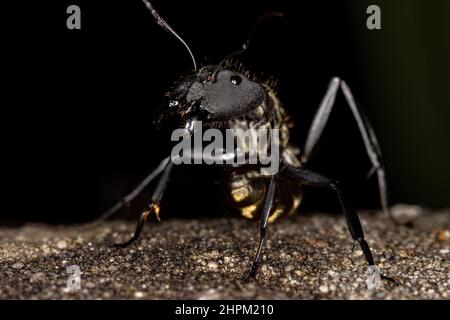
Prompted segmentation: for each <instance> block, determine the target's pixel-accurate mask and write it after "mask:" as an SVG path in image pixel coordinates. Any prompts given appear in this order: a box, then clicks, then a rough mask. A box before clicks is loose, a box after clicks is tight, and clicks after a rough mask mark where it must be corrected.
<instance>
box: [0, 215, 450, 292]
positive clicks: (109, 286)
mask: <svg viewBox="0 0 450 320" xmlns="http://www.w3.org/2000/svg"><path fill="white" fill-rule="evenodd" d="M360 216H361V218H362V222H363V227H364V229H365V231H366V238H367V240H368V242H369V245H370V246H371V247H372V249H373V253H374V256H375V259H376V262H377V263H378V265H379V267H380V269H381V271H382V272H383V273H385V274H387V275H389V276H392V277H394V278H395V279H396V281H397V283H396V284H392V283H390V282H387V281H382V282H381V285H380V286H379V287H378V288H377V289H372V290H369V289H368V288H367V285H366V280H367V277H368V272H367V266H366V264H365V260H364V257H363V254H362V251H360V250H359V248H357V250H355V251H354V252H353V254H352V256H351V257H352V260H353V262H352V261H351V260H350V259H349V258H348V256H349V254H350V252H351V248H352V245H353V242H352V241H351V238H350V235H349V233H348V231H347V228H346V225H345V220H344V217H343V216H327V215H323V214H316V215H306V216H305V215H303V216H302V215H298V216H297V217H294V218H288V219H284V220H280V221H277V222H276V223H275V224H273V225H270V230H269V240H268V242H267V246H266V250H265V254H264V260H263V265H262V269H261V272H260V274H259V277H258V279H257V280H256V281H254V282H249V281H248V280H247V277H246V276H247V274H248V271H249V268H250V265H251V261H252V258H253V256H254V253H255V250H256V245H257V234H258V233H257V232H258V225H257V223H254V222H251V221H246V220H244V219H240V218H232V219H224V218H220V219H210V220H208V219H201V220H180V219H173V220H167V221H163V222H161V223H156V222H153V221H151V222H148V223H147V225H146V227H145V229H144V234H143V237H142V239H141V240H140V241H139V242H138V243H137V244H135V245H133V246H132V247H130V248H126V249H119V248H114V247H112V246H111V244H112V243H113V242H118V241H123V240H125V239H127V238H128V237H129V236H130V233H131V231H132V230H133V229H134V223H133V222H124V221H112V222H107V223H104V224H102V225H100V226H96V227H93V226H82V227H80V226H77V227H74V226H71V227H68V226H46V225H39V224H29V225H25V226H23V227H21V228H9V227H8V228H0V298H1V299H5V298H9V299H178V298H182V299H231V298H243V299H247V298H248V299H254V298H256V299H258V298H261V299H292V298H294V299H334V298H338V299H450V262H449V258H450V212H449V211H441V212H439V213H437V214H434V215H423V216H420V217H418V218H416V219H415V220H414V221H413V223H412V225H409V226H394V225H392V224H391V223H390V222H389V221H388V220H387V219H386V218H385V217H384V216H383V215H381V214H380V213H363V214H361V215H360ZM71 265H76V266H78V267H79V269H80V272H81V275H80V289H76V288H75V289H72V290H71V289H68V287H67V282H68V280H70V278H69V277H70V276H71V274H70V273H67V267H69V266H71ZM72 279H73V275H72ZM69 282H70V281H69ZM73 283H76V282H72V284H73Z"/></svg>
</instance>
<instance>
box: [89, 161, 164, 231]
mask: <svg viewBox="0 0 450 320" xmlns="http://www.w3.org/2000/svg"><path fill="white" fill-rule="evenodd" d="M169 160H170V157H167V158H165V159H164V160H162V161H161V162H160V164H159V165H158V167H156V168H155V169H154V170H153V171H152V172H151V173H150V174H148V175H147V176H146V177H145V178H144V179H143V180H142V181H141V182H140V183H139V184H138V185H137V186H136V187H135V188H134V189H133V190H132V191H131V192H130V193H128V194H127V195H125V196H124V197H123V198H122V199H121V200H120V201H118V202H117V203H116V204H114V205H113V206H112V207H111V208H109V209H108V210H107V211H105V212H104V213H103V214H102V215H101V216H100V217H99V218H97V219H96V220H95V221H94V223H99V222H103V221H105V220H106V219H108V218H109V217H110V216H112V215H113V214H114V213H116V212H117V210H119V209H120V208H122V207H123V206H127V205H128V204H129V203H130V202H131V201H132V200H133V199H134V198H136V197H137V196H138V195H139V194H140V193H141V192H142V190H144V189H145V188H146V187H147V186H148V184H149V183H150V182H152V181H153V180H154V179H155V178H156V177H157V176H158V175H159V174H160V173H161V172H163V170H164V168H166V166H167V163H168V162H169Z"/></svg>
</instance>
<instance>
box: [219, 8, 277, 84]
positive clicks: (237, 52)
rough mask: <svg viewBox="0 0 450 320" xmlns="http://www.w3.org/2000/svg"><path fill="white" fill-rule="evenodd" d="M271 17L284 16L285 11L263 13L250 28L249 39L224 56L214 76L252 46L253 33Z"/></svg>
mask: <svg viewBox="0 0 450 320" xmlns="http://www.w3.org/2000/svg"><path fill="white" fill-rule="evenodd" d="M270 17H279V18H283V17H284V13H282V12H277V11H270V12H267V13H265V14H263V15H262V16H260V17H259V18H258V19H257V20H256V21H255V23H254V24H253V26H252V29H251V30H250V33H249V35H248V37H247V40H246V41H245V42H244V43H243V44H242V45H241V46H240V48H239V49H237V50H235V51H233V52H232V53H230V54H229V55H227V56H226V57H225V58H223V59H222V60H221V61H220V62H219V64H218V65H217V67H216V69H215V70H214V72H213V78H215V77H216V74H217V72H218V71H219V69H220V67H221V66H222V65H223V64H224V63H225V62H226V61H227V60H229V59H231V58H234V57H236V56H238V55H240V54H243V53H244V52H245V51H247V50H248V47H249V46H250V43H251V42H252V39H253V35H254V33H255V31H256V30H257V29H258V27H259V26H260V25H261V23H262V22H263V21H265V20H266V19H267V18H270Z"/></svg>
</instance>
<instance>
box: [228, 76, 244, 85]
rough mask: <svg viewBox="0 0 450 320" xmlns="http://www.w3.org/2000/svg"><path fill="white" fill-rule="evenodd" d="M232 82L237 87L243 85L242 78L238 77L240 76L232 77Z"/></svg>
mask: <svg viewBox="0 0 450 320" xmlns="http://www.w3.org/2000/svg"><path fill="white" fill-rule="evenodd" d="M230 82H231V83H232V84H234V85H235V86H238V85H240V84H241V82H242V78H241V77H240V76H238V75H234V76H231V77H230Z"/></svg>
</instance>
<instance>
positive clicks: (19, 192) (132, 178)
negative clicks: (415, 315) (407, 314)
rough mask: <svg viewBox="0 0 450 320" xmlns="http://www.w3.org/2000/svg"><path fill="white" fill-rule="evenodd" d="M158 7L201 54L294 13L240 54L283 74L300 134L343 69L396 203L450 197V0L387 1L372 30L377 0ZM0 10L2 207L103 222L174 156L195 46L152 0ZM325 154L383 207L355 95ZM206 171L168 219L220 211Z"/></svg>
mask: <svg viewBox="0 0 450 320" xmlns="http://www.w3.org/2000/svg"><path fill="white" fill-rule="evenodd" d="M70 4H77V5H79V6H80V7H81V20H82V21H81V24H82V29H81V30H68V29H67V28H66V19H67V17H68V15H67V14H66V8H67V6H68V5H70ZM153 4H154V6H155V7H156V8H157V10H158V11H159V13H160V14H161V15H162V16H163V17H165V19H166V20H167V21H168V22H169V24H171V25H172V27H173V28H174V29H175V30H177V32H178V33H179V34H180V35H181V36H182V37H183V38H184V39H185V40H186V42H187V43H188V44H189V45H190V47H191V48H192V50H193V52H194V54H195V56H196V58H197V62H198V63H200V64H205V63H217V62H218V61H219V60H220V59H221V58H223V57H224V56H225V55H226V54H228V53H230V52H231V51H233V50H234V49H236V48H237V47H238V46H239V45H240V44H241V43H242V42H243V41H244V40H245V38H246V36H247V34H248V31H249V30H250V28H251V26H252V24H253V22H254V21H255V20H256V18H257V17H258V16H260V15H261V14H263V13H265V12H267V11H281V12H285V13H286V18H285V19H273V20H268V21H267V23H265V24H264V25H262V26H261V28H260V29H259V30H258V32H257V34H256V35H255V38H254V42H253V44H252V45H253V46H252V48H251V50H249V52H248V54H246V55H245V56H243V57H242V60H243V62H244V63H245V65H246V66H247V67H248V68H249V69H251V70H256V71H261V70H263V71H264V72H265V73H266V74H272V75H273V76H275V77H276V78H278V79H279V81H280V85H279V97H280V99H281V100H282V101H283V102H284V104H285V106H286V108H287V109H288V110H289V111H290V113H291V114H292V115H293V116H294V119H295V120H296V123H297V126H296V128H295V129H294V130H293V133H292V140H293V141H294V142H295V143H297V144H298V145H299V146H300V147H301V146H303V141H304V138H305V135H306V132H307V130H308V126H309V123H310V122H311V119H312V117H313V114H314V112H315V111H316V108H317V106H318V104H319V102H320V100H321V98H322V96H323V94H324V93H325V90H326V87H327V84H328V82H329V80H330V79H331V77H332V76H334V75H338V76H340V77H342V78H343V79H345V80H346V81H347V83H348V84H349V85H350V87H351V88H352V90H353V92H354V94H355V96H356V98H357V100H358V101H359V103H360V104H361V105H362V106H363V108H364V109H365V110H366V111H367V113H368V115H369V117H370V118H371V120H372V123H373V126H374V128H375V131H376V132H377V134H378V137H379V140H380V144H381V148H382V150H383V151H384V157H385V162H386V167H387V174H388V179H389V182H390V187H391V199H392V202H393V203H397V202H407V203H419V204H422V205H426V206H431V207H433V208H439V207H443V206H446V205H448V201H447V199H448V197H447V191H448V185H449V181H450V175H449V171H448V169H447V165H448V163H449V160H450V155H449V149H450V148H449V143H448V120H449V109H448V107H449V103H448V84H449V80H450V58H449V57H450V49H449V40H450V33H449V31H448V30H449V28H448V27H449V22H448V21H449V19H448V18H449V6H448V2H446V1H435V2H433V3H432V4H431V3H429V2H428V3H427V4H426V2H425V1H423V2H422V1H392V2H391V3H389V2H387V1H378V3H377V4H379V5H380V7H381V10H382V30H377V31H370V30H368V29H367V28H366V19H367V14H366V8H367V6H368V5H370V4H372V3H371V2H370V3H369V2H368V1H314V2H299V1H242V0H241V1H234V0H233V1H198V0H195V1H174V0H165V1H156V0H155V1H153ZM1 22H2V31H1V33H2V42H3V43H2V56H3V57H2V78H3V81H2V83H3V84H2V89H1V92H2V116H1V122H2V126H1V127H2V130H1V131H2V132H1V136H2V158H3V160H4V161H5V163H4V164H3V165H2V169H1V170H2V188H3V190H2V195H3V196H2V198H3V200H2V202H1V216H0V219H1V220H3V221H30V220H40V221H46V222H60V221H81V220H89V219H92V218H93V217H95V216H97V215H99V214H100V213H101V211H102V210H104V209H105V208H107V207H108V206H109V205H110V204H112V203H113V202H114V200H115V199H117V197H119V196H120V195H121V194H123V193H124V192H125V191H127V190H129V188H130V187H131V186H132V185H133V184H134V183H136V182H137V181H138V180H139V178H140V177H142V176H143V175H145V173H147V172H149V171H150V170H151V169H152V168H153V167H154V166H155V165H156V164H157V163H159V161H160V159H162V158H163V157H165V156H166V155H167V154H166V153H165V152H164V148H165V147H166V146H167V141H166V140H165V139H162V136H163V135H161V134H160V133H158V132H155V131H154V130H153V128H152V124H151V120H152V116H153V115H154V112H155V110H156V109H157V108H158V107H159V105H160V104H161V102H162V98H163V95H164V93H165V91H166V90H167V89H168V88H169V87H170V85H171V83H172V81H173V80H174V79H175V78H176V77H177V76H179V75H180V74H183V73H186V72H188V71H189V70H190V68H191V62H190V59H189V56H188V55H187V52H186V51H185V49H184V48H183V47H182V45H181V44H180V43H179V42H177V41H176V40H175V39H174V38H173V37H172V36H171V35H169V34H168V33H167V32H165V31H164V30H163V29H161V28H160V27H158V26H157V25H156V24H155V23H154V21H153V19H152V16H151V15H150V13H149V12H148V11H147V9H146V8H145V6H144V4H143V3H142V1H138V0H127V1H118V0H113V1H80V0H73V1H43V2H39V3H38V2H35V1H21V2H17V4H13V5H5V4H2V9H1ZM312 167H313V168H314V169H316V170H318V171H320V172H323V173H325V174H328V175H330V176H333V177H335V178H337V179H339V180H341V181H342V182H344V183H345V184H346V186H347V187H348V189H349V191H350V193H351V198H352V199H353V201H354V202H355V203H356V206H357V207H359V208H376V207H378V206H379V204H378V193H377V185H376V179H374V178H372V179H370V180H366V178H365V175H366V173H367V172H368V170H369V169H370V163H369V161H368V158H367V156H366V155H365V150H364V147H363V144H362V140H361V138H360V137H359V135H358V131H357V127H356V124H355V123H354V121H353V118H352V115H351V113H350V112H349V111H348V110H347V108H346V106H345V103H344V101H343V98H342V96H340V97H339V98H338V99H337V106H336V109H335V110H334V111H333V114H332V116H331V119H330V124H329V127H327V129H326V131H325V134H324V136H323V139H322V143H321V147H320V150H319V153H318V155H317V157H316V158H315V161H314V163H313V165H312ZM205 172H208V171H205ZM205 172H204V171H203V170H201V169H199V168H187V169H186V170H180V169H179V168H177V171H176V174H175V175H174V179H173V182H172V184H171V185H170V187H169V190H168V193H167V199H166V201H165V202H166V204H165V206H166V207H165V208H166V209H167V210H166V209H164V210H165V213H164V215H165V216H168V217H170V216H173V215H185V216H193V215H204V214H206V215H209V214H221V213H220V212H221V210H219V209H215V208H214V205H215V200H213V199H214V198H213V197H212V196H211V188H210V187H211V186H212V181H213V180H212V179H211V176H210V175H209V174H205ZM218 183H219V184H220V183H221V181H218ZM148 192H149V191H147V192H146V193H144V194H143V195H142V197H140V199H138V200H137V201H136V202H135V203H134V204H133V205H132V207H131V214H132V213H133V212H134V213H135V212H136V210H139V209H140V208H141V207H142V205H143V203H144V201H145V200H146V196H148ZM302 210H304V211H310V210H328V211H333V212H339V205H338V202H337V201H336V199H335V197H334V195H332V194H328V193H327V192H326V191H319V190H309V191H308V194H307V197H306V198H305V203H304V205H303V207H302Z"/></svg>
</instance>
